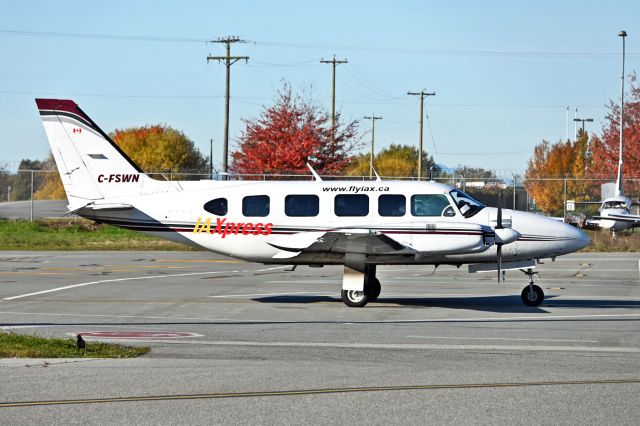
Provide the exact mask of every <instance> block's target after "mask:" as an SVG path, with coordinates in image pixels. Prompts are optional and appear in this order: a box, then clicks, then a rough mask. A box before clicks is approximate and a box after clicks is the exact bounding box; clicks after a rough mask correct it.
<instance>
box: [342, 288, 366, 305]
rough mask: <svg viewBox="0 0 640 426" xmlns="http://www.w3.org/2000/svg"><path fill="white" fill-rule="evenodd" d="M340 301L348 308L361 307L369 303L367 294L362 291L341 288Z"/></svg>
mask: <svg viewBox="0 0 640 426" xmlns="http://www.w3.org/2000/svg"><path fill="white" fill-rule="evenodd" d="M342 301H343V302H344V304H345V305H347V306H348V307H350V308H362V307H363V306H365V305H366V304H367V303H369V296H367V294H366V293H365V292H364V291H358V290H342Z"/></svg>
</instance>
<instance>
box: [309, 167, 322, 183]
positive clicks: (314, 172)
mask: <svg viewBox="0 0 640 426" xmlns="http://www.w3.org/2000/svg"><path fill="white" fill-rule="evenodd" d="M307 167H308V168H309V170H311V174H312V175H313V177H314V178H315V179H316V182H322V178H321V177H320V175H319V174H318V173H316V171H315V170H313V167H311V164H309V163H307Z"/></svg>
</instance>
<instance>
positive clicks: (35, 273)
mask: <svg viewBox="0 0 640 426" xmlns="http://www.w3.org/2000/svg"><path fill="white" fill-rule="evenodd" d="M0 275H68V274H67V273H65V272H13V271H0Z"/></svg>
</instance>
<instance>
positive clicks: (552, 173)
mask: <svg viewBox="0 0 640 426" xmlns="http://www.w3.org/2000/svg"><path fill="white" fill-rule="evenodd" d="M587 146H588V135H587V134H586V133H582V132H580V137H579V138H578V139H577V140H576V141H575V142H571V141H569V140H567V141H564V142H563V141H559V142H556V143H554V144H550V143H549V142H548V141H542V143H540V144H538V145H536V147H535V148H534V152H533V157H532V158H531V159H530V160H529V166H528V168H527V172H526V175H525V188H526V189H527V192H528V193H529V194H530V195H531V197H532V198H533V199H534V201H535V202H536V205H537V206H538V208H539V209H540V210H542V211H543V212H545V213H551V214H557V213H560V212H562V210H563V203H564V184H565V179H567V180H566V182H567V193H568V194H570V195H571V197H572V198H574V199H576V200H578V201H585V200H587V199H588V198H589V194H587V191H586V186H585V183H584V182H582V181H580V180H579V179H582V178H584V177H585V176H586V174H587V171H588V168H589V164H590V157H589V152H588V149H587Z"/></svg>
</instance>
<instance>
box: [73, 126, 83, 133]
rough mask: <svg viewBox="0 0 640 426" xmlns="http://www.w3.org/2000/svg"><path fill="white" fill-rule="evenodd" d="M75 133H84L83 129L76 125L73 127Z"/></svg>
mask: <svg viewBox="0 0 640 426" xmlns="http://www.w3.org/2000/svg"><path fill="white" fill-rule="evenodd" d="M73 133H82V129H81V128H79V127H76V128H74V129H73Z"/></svg>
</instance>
